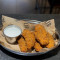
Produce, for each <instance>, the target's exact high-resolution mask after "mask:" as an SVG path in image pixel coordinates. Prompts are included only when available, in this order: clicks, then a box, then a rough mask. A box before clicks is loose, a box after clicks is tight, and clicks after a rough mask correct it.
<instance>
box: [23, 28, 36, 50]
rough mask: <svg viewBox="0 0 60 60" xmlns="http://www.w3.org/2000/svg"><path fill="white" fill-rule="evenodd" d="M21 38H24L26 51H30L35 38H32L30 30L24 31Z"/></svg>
mask: <svg viewBox="0 0 60 60" xmlns="http://www.w3.org/2000/svg"><path fill="white" fill-rule="evenodd" d="M22 36H23V37H24V38H25V41H26V44H27V48H28V50H31V48H32V47H33V46H34V44H35V36H34V34H33V33H32V32H31V31H30V30H27V29H25V30H24V31H23V32H22Z"/></svg>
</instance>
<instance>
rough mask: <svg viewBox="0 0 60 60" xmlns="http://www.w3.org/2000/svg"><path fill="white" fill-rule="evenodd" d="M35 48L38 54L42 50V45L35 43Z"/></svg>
mask: <svg viewBox="0 0 60 60" xmlns="http://www.w3.org/2000/svg"><path fill="white" fill-rule="evenodd" d="M34 48H35V50H36V51H38V52H39V51H40V49H42V47H41V45H40V44H39V43H38V42H36V43H35V45H34Z"/></svg>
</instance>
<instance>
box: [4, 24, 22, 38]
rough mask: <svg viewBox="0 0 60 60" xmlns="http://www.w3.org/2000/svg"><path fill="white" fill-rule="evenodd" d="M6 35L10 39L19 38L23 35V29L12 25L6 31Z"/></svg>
mask: <svg viewBox="0 0 60 60" xmlns="http://www.w3.org/2000/svg"><path fill="white" fill-rule="evenodd" d="M4 34H5V35H6V36H8V37H17V36H19V35H20V34H21V29H20V28H19V27H17V26H15V25H10V26H8V27H6V28H5V29H4Z"/></svg>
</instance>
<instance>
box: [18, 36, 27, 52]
mask: <svg viewBox="0 0 60 60" xmlns="http://www.w3.org/2000/svg"><path fill="white" fill-rule="evenodd" d="M18 44H19V47H20V50H21V52H27V46H26V41H25V40H24V38H22V37H21V38H20V40H18Z"/></svg>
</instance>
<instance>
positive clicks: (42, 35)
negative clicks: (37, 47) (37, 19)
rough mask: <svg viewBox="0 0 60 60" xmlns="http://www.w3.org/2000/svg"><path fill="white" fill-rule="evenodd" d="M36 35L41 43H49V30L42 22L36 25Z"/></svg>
mask: <svg viewBox="0 0 60 60" xmlns="http://www.w3.org/2000/svg"><path fill="white" fill-rule="evenodd" d="M35 37H36V39H37V40H38V41H39V42H40V43H41V45H47V44H48V43H49V40H48V38H47V32H46V30H45V28H44V27H43V26H42V25H40V24H37V25H36V26H35Z"/></svg>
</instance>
